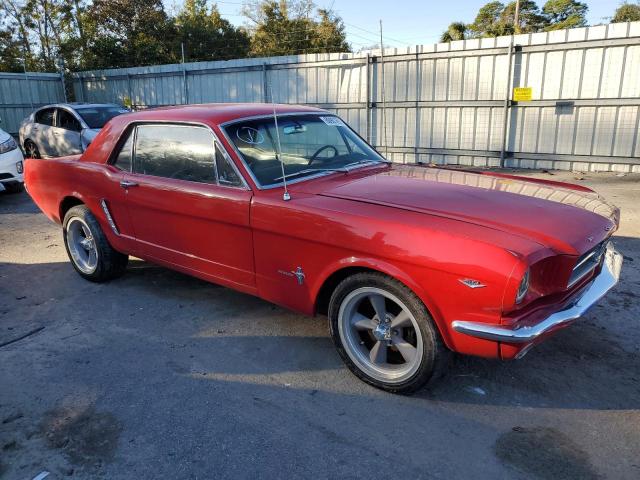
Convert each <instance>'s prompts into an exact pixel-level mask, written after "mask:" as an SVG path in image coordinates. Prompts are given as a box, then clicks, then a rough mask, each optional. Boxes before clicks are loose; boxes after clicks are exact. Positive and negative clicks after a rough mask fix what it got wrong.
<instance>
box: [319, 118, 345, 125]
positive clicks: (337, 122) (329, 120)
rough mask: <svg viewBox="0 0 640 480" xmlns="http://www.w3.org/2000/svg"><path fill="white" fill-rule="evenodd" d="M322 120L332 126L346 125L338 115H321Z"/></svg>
mask: <svg viewBox="0 0 640 480" xmlns="http://www.w3.org/2000/svg"><path fill="white" fill-rule="evenodd" d="M320 120H322V121H323V122H324V123H326V124H327V125H331V126H332V127H344V122H343V121H342V120H340V119H339V118H338V117H320Z"/></svg>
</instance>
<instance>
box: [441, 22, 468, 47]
mask: <svg viewBox="0 0 640 480" xmlns="http://www.w3.org/2000/svg"><path fill="white" fill-rule="evenodd" d="M468 31H469V28H468V26H467V25H466V24H465V23H463V22H453V23H452V24H451V25H449V28H447V29H446V30H445V31H444V33H443V34H442V35H441V36H440V41H441V42H452V41H454V40H464V39H465V38H467V32H468Z"/></svg>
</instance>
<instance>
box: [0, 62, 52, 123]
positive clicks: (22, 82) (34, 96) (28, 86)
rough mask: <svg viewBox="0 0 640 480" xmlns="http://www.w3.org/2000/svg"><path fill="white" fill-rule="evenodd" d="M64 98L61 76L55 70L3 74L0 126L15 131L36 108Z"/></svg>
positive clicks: (0, 87)
mask: <svg viewBox="0 0 640 480" xmlns="http://www.w3.org/2000/svg"><path fill="white" fill-rule="evenodd" d="M63 100H64V91H63V89H62V81H61V79H60V76H59V75H58V74H55V73H27V74H26V75H25V74H24V73H0V120H2V124H0V127H1V128H2V129H3V130H5V131H7V132H9V133H11V134H14V135H15V134H16V133H17V132H18V129H19V127H20V123H21V122H22V120H23V119H24V118H25V117H27V116H28V115H29V114H30V113H31V112H32V111H33V110H34V108H37V107H40V106H42V105H47V104H49V103H56V102H61V101H63Z"/></svg>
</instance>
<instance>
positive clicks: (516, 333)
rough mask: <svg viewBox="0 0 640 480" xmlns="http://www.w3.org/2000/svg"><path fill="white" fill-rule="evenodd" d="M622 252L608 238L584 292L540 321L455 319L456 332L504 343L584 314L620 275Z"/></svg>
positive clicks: (529, 336) (537, 334)
mask: <svg viewBox="0 0 640 480" xmlns="http://www.w3.org/2000/svg"><path fill="white" fill-rule="evenodd" d="M621 269H622V255H621V254H620V253H618V252H617V251H616V250H615V248H614V247H613V244H612V243H611V242H609V243H608V244H607V247H606V253H605V259H604V264H603V266H602V270H601V272H600V273H599V274H598V276H597V277H595V278H594V279H593V280H592V281H591V283H590V284H589V285H588V286H587V287H585V288H584V289H583V290H582V292H580V293H579V294H578V295H576V297H575V299H574V300H573V302H572V304H571V305H570V306H569V307H567V308H565V309H564V310H560V311H559V312H555V313H552V314H551V315H549V316H548V317H547V318H546V319H544V320H542V321H541V322H540V323H538V324H536V325H532V326H524V327H520V328H508V327H502V326H498V325H490V324H486V323H478V322H466V321H461V320H455V321H454V322H453V323H452V324H451V326H452V327H453V329H454V330H455V331H456V332H459V333H464V334H466V335H471V336H472V337H477V338H483V339H485V340H493V341H496V342H505V343H530V342H533V341H534V340H536V339H537V338H538V337H540V336H542V335H544V334H545V333H547V332H549V331H551V330H554V329H556V328H558V327H559V326H562V325H565V324H568V323H571V322H573V321H574V320H577V319H578V318H580V317H582V316H583V315H584V314H585V313H587V311H588V310H589V309H590V308H591V307H592V306H593V305H594V304H595V303H597V302H598V300H600V299H601V298H602V297H604V295H605V294H606V293H607V292H608V291H609V290H611V289H612V288H613V287H614V285H615V284H616V283H618V280H619V278H620V270H621Z"/></svg>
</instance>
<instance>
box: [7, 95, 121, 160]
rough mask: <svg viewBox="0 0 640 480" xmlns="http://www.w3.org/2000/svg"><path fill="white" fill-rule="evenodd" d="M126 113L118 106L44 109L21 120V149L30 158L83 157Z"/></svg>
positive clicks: (64, 105)
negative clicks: (106, 127)
mask: <svg viewBox="0 0 640 480" xmlns="http://www.w3.org/2000/svg"><path fill="white" fill-rule="evenodd" d="M127 112H129V110H127V109H126V108H124V107H121V106H120V105H115V104H106V103H58V104H55V105H46V106H44V107H41V108H39V109H38V110H36V111H35V112H33V113H32V114H31V115H29V116H28V117H27V118H25V119H24V120H23V122H22V124H21V125H20V130H19V137H20V145H21V146H22V148H23V149H24V151H25V153H26V156H27V157H31V158H43V157H45V158H46V157H63V156H66V155H75V154H78V153H82V152H84V150H85V149H86V148H87V146H88V145H89V144H90V143H91V141H92V140H93V139H94V138H95V136H96V135H97V134H98V132H99V131H100V129H101V128H102V127H104V125H105V124H106V123H107V122H108V121H109V120H111V119H112V118H113V117H115V116H117V115H121V114H123V113H127Z"/></svg>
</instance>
